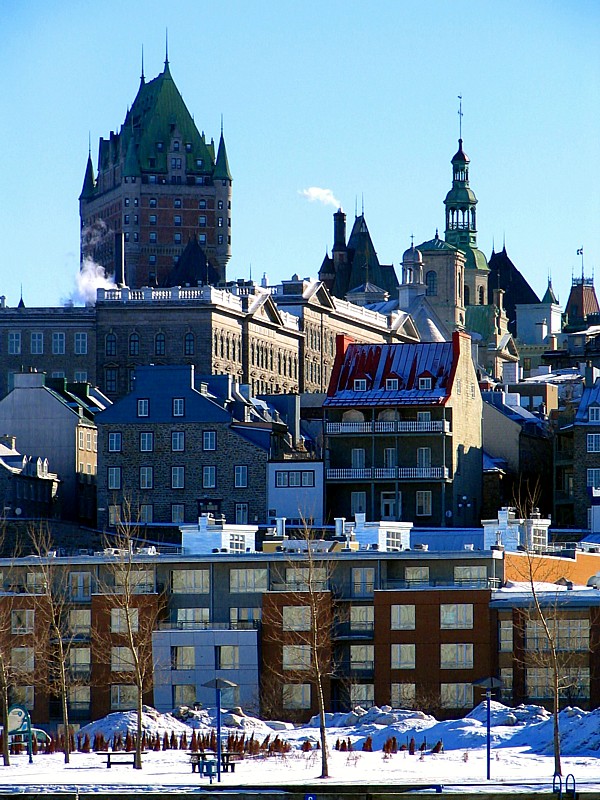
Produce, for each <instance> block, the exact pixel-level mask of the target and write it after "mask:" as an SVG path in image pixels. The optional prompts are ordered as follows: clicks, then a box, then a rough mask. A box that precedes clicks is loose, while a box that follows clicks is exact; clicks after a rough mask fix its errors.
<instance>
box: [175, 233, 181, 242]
mask: <svg viewBox="0 0 600 800" xmlns="http://www.w3.org/2000/svg"><path fill="white" fill-rule="evenodd" d="M173 241H174V242H175V244H181V234H180V233H174V234H173Z"/></svg>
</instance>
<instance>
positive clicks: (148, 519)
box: [140, 503, 154, 525]
mask: <svg viewBox="0 0 600 800" xmlns="http://www.w3.org/2000/svg"><path fill="white" fill-rule="evenodd" d="M152 522H154V506H153V505H152V503H142V504H141V505H140V523H141V524H142V525H150V524H151V523H152Z"/></svg>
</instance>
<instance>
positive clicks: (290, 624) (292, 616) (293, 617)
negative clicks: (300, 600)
mask: <svg viewBox="0 0 600 800" xmlns="http://www.w3.org/2000/svg"><path fill="white" fill-rule="evenodd" d="M282 623H283V630H284V631H309V630H310V627H311V626H310V606H283V609H282Z"/></svg>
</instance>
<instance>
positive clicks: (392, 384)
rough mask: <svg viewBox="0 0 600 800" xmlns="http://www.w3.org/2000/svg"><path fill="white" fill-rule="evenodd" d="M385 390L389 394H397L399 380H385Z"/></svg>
mask: <svg viewBox="0 0 600 800" xmlns="http://www.w3.org/2000/svg"><path fill="white" fill-rule="evenodd" d="M385 389H386V391H387V392H396V391H398V378H386V379H385Z"/></svg>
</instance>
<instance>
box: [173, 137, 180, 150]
mask: <svg viewBox="0 0 600 800" xmlns="http://www.w3.org/2000/svg"><path fill="white" fill-rule="evenodd" d="M173 150H174V151H175V152H176V153H178V152H179V140H178V139H175V141H174V142H173Z"/></svg>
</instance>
